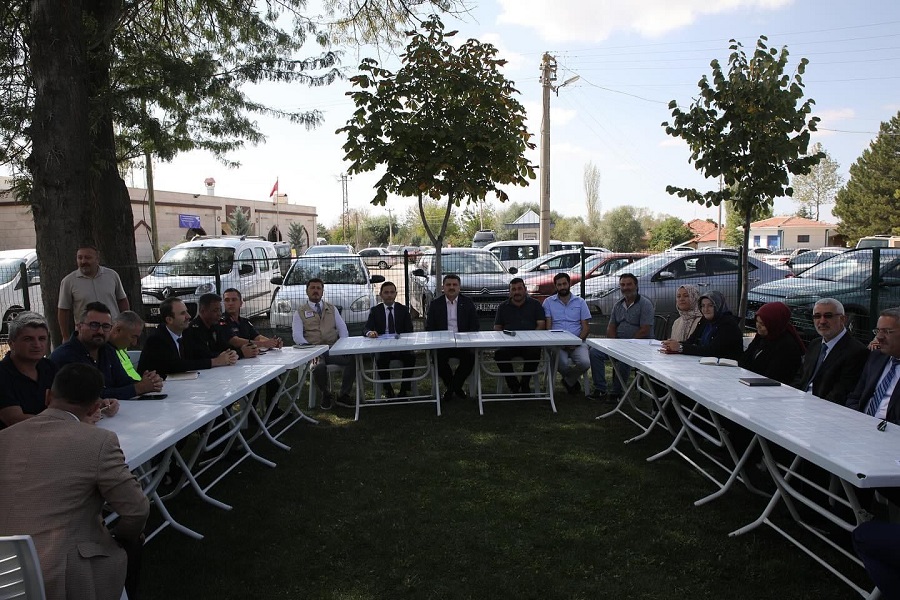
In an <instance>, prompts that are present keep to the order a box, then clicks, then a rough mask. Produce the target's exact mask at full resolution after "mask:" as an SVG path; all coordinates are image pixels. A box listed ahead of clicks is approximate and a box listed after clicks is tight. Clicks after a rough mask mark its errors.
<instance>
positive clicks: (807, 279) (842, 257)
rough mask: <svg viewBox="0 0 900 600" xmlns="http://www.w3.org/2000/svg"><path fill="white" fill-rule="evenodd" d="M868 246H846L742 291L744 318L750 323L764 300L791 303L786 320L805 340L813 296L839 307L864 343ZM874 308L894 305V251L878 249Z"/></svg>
mask: <svg viewBox="0 0 900 600" xmlns="http://www.w3.org/2000/svg"><path fill="white" fill-rule="evenodd" d="M872 255H873V252H872V249H871V248H864V249H859V250H849V251H847V252H844V253H841V254H837V255H835V256H832V257H831V258H829V259H826V260H824V261H822V262H820V263H819V264H817V265H813V266H812V267H810V268H809V269H807V270H805V271H803V272H802V273H800V274H799V275H797V276H796V277H790V278H788V279H784V280H781V281H772V282H769V283H767V284H765V285H760V286H757V287H755V288H753V289H752V290H750V293H749V294H748V295H747V317H748V319H747V322H748V325H750V326H752V325H753V319H754V318H755V316H756V311H757V310H759V307H760V306H762V305H763V304H765V303H766V302H784V303H785V304H787V305H788V306H790V307H791V313H792V317H791V321H792V322H793V323H794V326H795V327H797V328H798V330H800V332H801V334H802V335H803V336H804V337H806V338H812V337H813V336H815V334H816V332H815V329H814V328H813V323H812V309H813V307H814V306H815V303H816V300H818V299H819V298H835V299H836V300H839V301H840V302H841V303H842V304H843V305H844V313H845V314H846V315H847V321H848V323H849V324H850V326H851V329H854V330H855V331H856V333H857V334H859V337H860V339H862V340H865V341H866V342H868V341H870V340H871V339H872V334H871V332H869V331H864V330H865V329H868V327H869V326H870V325H868V323H867V321H868V319H869V316H870V307H871V303H872V259H873V256H872ZM880 261H881V264H880V269H879V274H880V281H879V283H878V310H879V311H880V310H883V309H885V308H890V307H895V306H898V305H900V249H889V248H882V249H881V258H880Z"/></svg>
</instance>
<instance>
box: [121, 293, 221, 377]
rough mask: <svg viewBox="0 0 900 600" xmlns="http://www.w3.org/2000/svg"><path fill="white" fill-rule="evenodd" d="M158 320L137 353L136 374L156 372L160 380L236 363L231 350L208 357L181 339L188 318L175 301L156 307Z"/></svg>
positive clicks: (169, 300) (182, 303)
mask: <svg viewBox="0 0 900 600" xmlns="http://www.w3.org/2000/svg"><path fill="white" fill-rule="evenodd" d="M159 317H160V319H162V323H160V324H159V327H158V328H157V329H156V331H155V332H153V334H152V335H151V336H150V337H148V338H147V342H146V343H145V344H144V349H143V351H141V360H140V361H139V362H138V372H139V373H143V372H144V371H156V372H157V373H158V374H159V375H160V376H161V377H165V376H166V375H168V374H169V373H184V372H185V371H196V370H200V369H210V368H212V367H224V366H227V365H233V364H234V363H236V362H237V353H236V352H235V351H234V350H224V351H223V352H221V353H219V354H217V355H210V352H209V351H208V350H207V348H206V347H205V346H203V345H201V344H195V343H193V342H192V341H191V340H190V338H186V337H183V336H182V334H183V333H184V331H185V330H186V329H187V327H188V324H189V323H190V322H191V314H190V313H189V312H188V310H187V306H185V304H184V302H182V301H181V300H179V299H178V298H167V299H165V300H164V301H163V302H162V304H160V305H159Z"/></svg>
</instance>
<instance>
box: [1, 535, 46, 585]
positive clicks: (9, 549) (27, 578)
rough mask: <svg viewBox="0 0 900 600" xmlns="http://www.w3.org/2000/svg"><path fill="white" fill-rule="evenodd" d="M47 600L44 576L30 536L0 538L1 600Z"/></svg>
mask: <svg viewBox="0 0 900 600" xmlns="http://www.w3.org/2000/svg"><path fill="white" fill-rule="evenodd" d="M12 598H25V599H27V600H46V598H47V596H46V594H45V593H44V576H43V574H42V573H41V565H40V562H39V561H38V555H37V550H35V548H34V542H33V541H32V540H31V536H30V535H11V536H8V537H0V600H11V599H12Z"/></svg>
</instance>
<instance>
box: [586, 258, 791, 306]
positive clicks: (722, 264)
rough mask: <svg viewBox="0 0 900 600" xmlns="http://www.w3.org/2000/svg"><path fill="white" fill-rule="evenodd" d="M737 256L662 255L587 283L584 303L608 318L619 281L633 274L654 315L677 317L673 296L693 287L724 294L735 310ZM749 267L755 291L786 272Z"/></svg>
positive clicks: (753, 263)
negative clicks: (679, 290)
mask: <svg viewBox="0 0 900 600" xmlns="http://www.w3.org/2000/svg"><path fill="white" fill-rule="evenodd" d="M740 260H741V258H740V256H739V255H737V254H734V253H731V252H708V251H694V252H663V253H661V254H654V255H653V256H648V257H647V258H643V259H641V260H639V261H636V262H634V263H632V264H630V265H628V266H626V267H624V268H622V269H620V270H619V271H617V272H616V273H613V274H611V275H609V276H607V277H597V278H594V279H589V280H588V281H587V283H586V287H585V298H584V299H585V301H586V302H587V304H588V306H589V307H590V308H591V312H593V313H599V314H601V315H609V314H610V312H611V311H612V307H613V305H614V304H615V303H616V302H617V301H618V300H619V299H620V298H621V297H622V295H621V294H620V293H619V277H618V275H620V274H622V273H632V274H634V275H635V277H637V280H638V293H640V294H641V295H642V296H645V297H647V298H649V299H650V300H652V301H653V306H654V307H655V309H656V314H660V315H667V316H668V317H669V318H670V320H671V319H672V318H674V316H677V314H678V311H677V310H676V309H675V292H676V291H677V290H678V288H679V286H682V285H685V284H693V285H696V286H697V287H698V288H699V289H700V293H705V292H711V291H713V290H718V291H720V292H722V293H723V294H725V298H726V299H727V300H728V305H729V307H730V308H731V309H732V310H733V311H736V310H737V303H738V299H739V297H738V274H739V266H740ZM748 261H749V263H750V273H749V280H750V281H749V283H750V287H751V288H754V287H756V286H757V285H760V284H762V283H768V282H770V281H775V280H778V279H784V278H785V277H786V276H787V275H788V274H789V271H788V270H787V269H783V268H781V267H775V266H772V265H767V264H765V263H763V262H760V261H758V260H757V259H755V258H748Z"/></svg>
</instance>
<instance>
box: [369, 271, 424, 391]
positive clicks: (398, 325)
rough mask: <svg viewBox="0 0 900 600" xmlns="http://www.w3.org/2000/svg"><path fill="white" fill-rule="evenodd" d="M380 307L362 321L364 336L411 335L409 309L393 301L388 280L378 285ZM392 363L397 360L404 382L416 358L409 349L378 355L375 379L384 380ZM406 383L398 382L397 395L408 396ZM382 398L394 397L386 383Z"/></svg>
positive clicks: (394, 295)
mask: <svg viewBox="0 0 900 600" xmlns="http://www.w3.org/2000/svg"><path fill="white" fill-rule="evenodd" d="M380 294H381V304H379V305H377V306H373V307H372V310H370V311H369V318H368V319H366V326H365V333H364V335H366V336H367V337H378V336H379V335H383V334H392V333H412V330H413V323H412V318H411V317H410V316H409V309H408V308H406V307H405V306H404V305H402V304H400V303H399V302H395V300H396V298H397V286H396V285H394V283H393V282H391V281H385V282H384V283H382V284H381V292H380ZM392 360H399V361H400V362H402V363H403V367H404V368H403V378H404V379H407V378H410V377H412V376H413V369H412V368H413V367H414V366H415V364H416V355H415V354H413V352H412V351H411V350H406V351H403V352H382V353H381V354H378V355H377V357H376V358H375V366H376V367H377V368H378V377H379V379H388V378H389V377H390V372H389V371H388V370H387V369H388V368H389V367H390V363H391V361H392ZM409 385H410V384H409V382H408V381H403V382H401V383H400V396H401V397H404V396H408V395H409ZM384 395H385V397H386V398H393V397H394V388H393V387H391V384H390V383H385V384H384Z"/></svg>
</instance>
